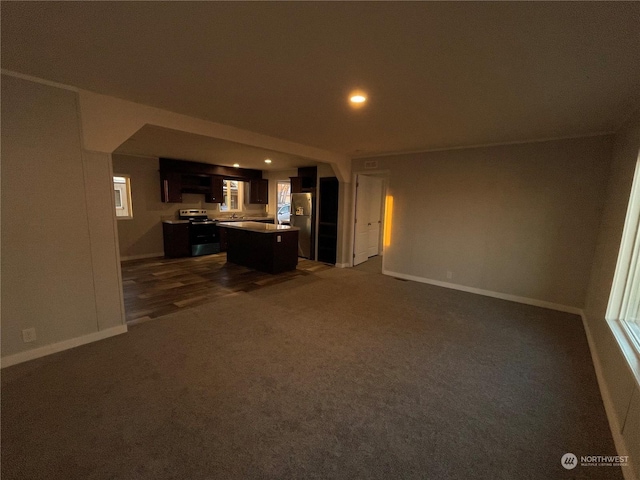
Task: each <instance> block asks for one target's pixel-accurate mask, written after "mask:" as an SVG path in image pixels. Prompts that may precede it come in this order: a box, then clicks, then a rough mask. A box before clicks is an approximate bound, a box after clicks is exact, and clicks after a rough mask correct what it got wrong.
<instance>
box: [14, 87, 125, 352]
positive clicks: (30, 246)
mask: <svg viewBox="0 0 640 480" xmlns="http://www.w3.org/2000/svg"><path fill="white" fill-rule="evenodd" d="M110 171H111V163H110V156H109V155H106V154H94V153H90V152H84V153H83V151H82V149H81V143H80V123H79V119H78V99H77V93H76V92H73V91H69V90H63V89H59V88H54V87H50V86H45V85H41V84H37V83H33V82H29V81H26V80H21V79H17V78H14V77H9V76H5V75H3V76H2V357H3V359H5V358H6V357H9V356H12V355H14V354H19V353H21V352H26V351H28V350H35V349H38V348H42V347H45V346H50V345H52V344H56V343H59V342H64V341H67V340H71V339H77V338H79V337H83V336H87V335H90V334H94V333H96V332H99V331H101V330H105V329H108V328H110V327H113V326H122V325H124V319H123V315H122V311H123V310H122V297H121V292H120V281H119V276H118V275H119V273H118V270H117V267H116V259H117V256H116V248H117V247H116V243H115V225H114V221H113V216H114V215H113V200H112V197H113V195H112V193H111V187H110V182H111V180H110ZM70 298H73V301H72V302H70V301H69V299H70ZM27 328H35V329H36V335H37V340H36V341H35V342H31V343H24V342H23V341H22V336H21V333H22V330H23V329H27ZM3 364H4V362H3Z"/></svg>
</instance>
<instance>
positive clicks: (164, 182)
mask: <svg viewBox="0 0 640 480" xmlns="http://www.w3.org/2000/svg"><path fill="white" fill-rule="evenodd" d="M160 195H161V198H160V199H161V201H162V202H164V203H182V175H180V173H178V172H162V173H161V174H160Z"/></svg>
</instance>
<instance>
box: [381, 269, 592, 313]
mask: <svg viewBox="0 0 640 480" xmlns="http://www.w3.org/2000/svg"><path fill="white" fill-rule="evenodd" d="M382 273H383V274H384V275H389V276H391V277H397V278H402V279H404V280H413V281H414V282H420V283H428V284H429V285H436V286H438V287H444V288H451V289H452V290H460V291H462V292H469V293H475V294H478V295H484V296H485V297H493V298H499V299H501V300H509V301H510V302H516V303H524V304H525V305H533V306H535V307H542V308H549V309H551V310H558V311H560V312H566V313H573V314H575V315H582V309H580V308H578V307H572V306H569V305H562V304H560V303H553V302H547V301H545V300H537V299H535V298H528V297H520V296H518V295H510V294H508V293H500V292H493V291H491V290H483V289H481V288H474V287H467V286H465V285H458V284H457V283H449V282H441V281H439V280H431V279H430V278H424V277H416V276H414V275H406V274H404V273H397V272H391V271H389V270H384V269H383V270H382Z"/></svg>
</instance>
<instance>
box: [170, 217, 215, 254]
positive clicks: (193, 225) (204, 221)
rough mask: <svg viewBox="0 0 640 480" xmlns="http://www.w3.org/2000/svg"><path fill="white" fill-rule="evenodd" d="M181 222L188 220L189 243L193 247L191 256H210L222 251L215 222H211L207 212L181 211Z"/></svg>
mask: <svg viewBox="0 0 640 480" xmlns="http://www.w3.org/2000/svg"><path fill="white" fill-rule="evenodd" d="M179 217H180V219H181V220H188V221H189V223H190V225H189V243H190V245H191V256H193V257H197V256H199V255H209V254H211V253H218V252H219V251H220V236H219V235H218V226H217V222H216V221H215V220H211V219H210V218H209V217H208V215H207V211H206V210H198V209H195V208H190V209H186V210H180V212H179Z"/></svg>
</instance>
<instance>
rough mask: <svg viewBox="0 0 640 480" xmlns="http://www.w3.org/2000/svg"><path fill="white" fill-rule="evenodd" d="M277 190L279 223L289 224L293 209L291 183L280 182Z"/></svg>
mask: <svg viewBox="0 0 640 480" xmlns="http://www.w3.org/2000/svg"><path fill="white" fill-rule="evenodd" d="M277 185H278V187H277V188H278V190H277V199H278V203H277V211H276V212H277V213H276V217H277V220H278V223H283V224H285V225H288V224H289V219H290V208H291V182H290V181H284V180H279V181H278V184H277Z"/></svg>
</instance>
